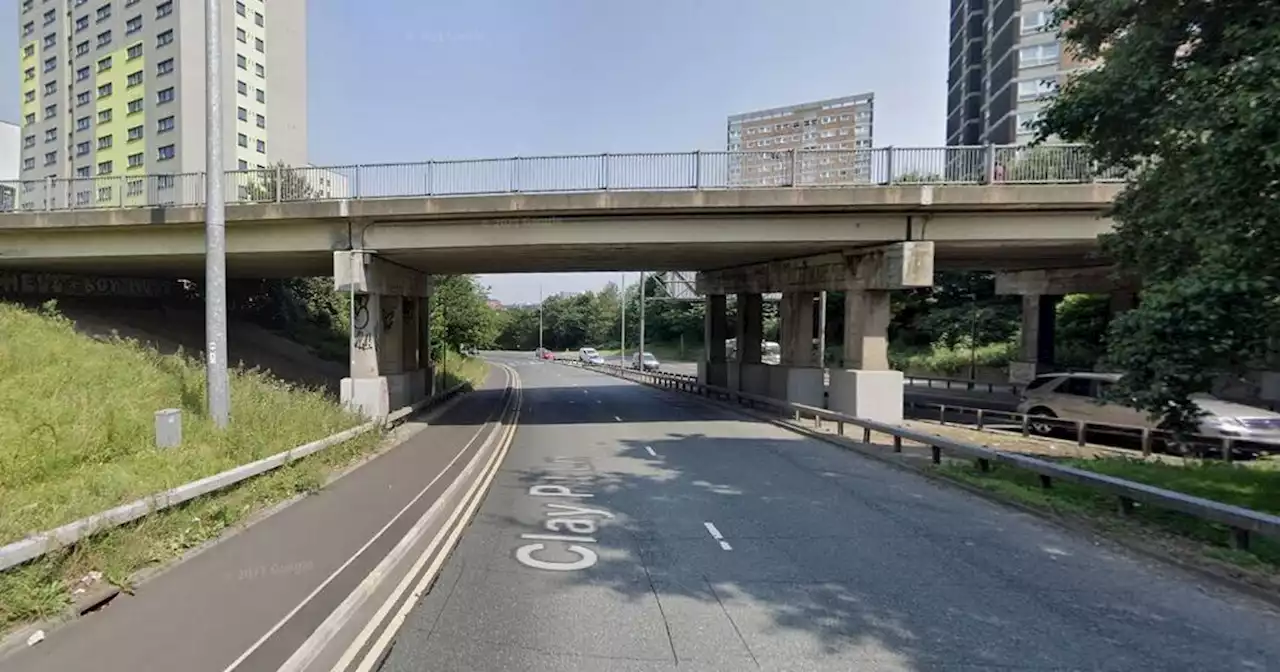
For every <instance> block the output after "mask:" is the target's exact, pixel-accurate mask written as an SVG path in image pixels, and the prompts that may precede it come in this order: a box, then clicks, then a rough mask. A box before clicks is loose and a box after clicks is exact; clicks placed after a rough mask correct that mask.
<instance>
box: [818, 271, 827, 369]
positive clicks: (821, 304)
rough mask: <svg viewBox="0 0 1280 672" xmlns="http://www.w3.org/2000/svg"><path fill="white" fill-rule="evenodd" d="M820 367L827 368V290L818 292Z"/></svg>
mask: <svg viewBox="0 0 1280 672" xmlns="http://www.w3.org/2000/svg"><path fill="white" fill-rule="evenodd" d="M818 368H820V369H825V368H827V290H825V289H824V290H822V291H821V292H819V293H818Z"/></svg>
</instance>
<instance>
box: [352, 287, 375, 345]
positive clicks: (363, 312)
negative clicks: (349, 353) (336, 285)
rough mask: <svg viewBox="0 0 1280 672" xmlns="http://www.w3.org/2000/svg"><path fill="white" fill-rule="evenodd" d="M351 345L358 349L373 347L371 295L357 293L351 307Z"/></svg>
mask: <svg viewBox="0 0 1280 672" xmlns="http://www.w3.org/2000/svg"><path fill="white" fill-rule="evenodd" d="M351 331H352V334H351V347H353V348H355V349H356V350H363V351H368V350H372V349H373V330H371V329H369V297H368V295H366V294H356V296H355V303H354V304H353V305H352V309H351Z"/></svg>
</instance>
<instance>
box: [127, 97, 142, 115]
mask: <svg viewBox="0 0 1280 672" xmlns="http://www.w3.org/2000/svg"><path fill="white" fill-rule="evenodd" d="M141 111H142V99H141V98H134V99H133V100H131V101H129V114H137V113H139V112H141Z"/></svg>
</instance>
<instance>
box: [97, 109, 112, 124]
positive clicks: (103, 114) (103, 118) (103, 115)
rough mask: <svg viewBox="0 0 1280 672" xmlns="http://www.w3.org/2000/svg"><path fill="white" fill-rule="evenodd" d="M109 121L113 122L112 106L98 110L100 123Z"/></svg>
mask: <svg viewBox="0 0 1280 672" xmlns="http://www.w3.org/2000/svg"><path fill="white" fill-rule="evenodd" d="M109 123H111V108H107V109H105V110H98V124H99V125H101V124H109Z"/></svg>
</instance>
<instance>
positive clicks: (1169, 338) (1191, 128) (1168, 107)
mask: <svg viewBox="0 0 1280 672" xmlns="http://www.w3.org/2000/svg"><path fill="white" fill-rule="evenodd" d="M1055 23H1056V25H1057V26H1058V27H1059V29H1060V31H1061V33H1062V35H1063V36H1064V37H1065V38H1066V40H1067V42H1068V43H1069V45H1070V50H1071V51H1073V52H1074V54H1075V56H1076V57H1077V58H1078V59H1080V60H1083V61H1086V62H1097V63H1098V65H1097V67H1095V68H1090V69H1085V70H1082V71H1079V72H1078V74H1076V75H1075V76H1073V77H1072V78H1071V79H1070V80H1069V82H1068V83H1067V85H1066V86H1064V87H1063V89H1062V91H1061V92H1060V94H1059V95H1058V96H1057V97H1056V99H1055V100H1053V101H1052V102H1051V103H1050V104H1049V105H1048V107H1047V109H1046V111H1045V113H1044V115H1043V116H1042V117H1041V119H1040V121H1039V122H1038V133H1039V136H1040V137H1041V138H1046V137H1049V136H1051V135H1056V136H1058V137H1060V138H1062V139H1063V140H1066V141H1068V142H1083V143H1085V144H1086V145H1088V147H1089V148H1090V150H1091V155H1092V157H1093V158H1094V159H1095V160H1096V161H1098V163H1099V164H1100V166H1101V167H1102V168H1104V169H1116V170H1123V171H1130V175H1131V177H1129V179H1128V182H1127V183H1126V186H1125V189H1124V191H1123V192H1122V193H1121V194H1120V195H1119V197H1118V198H1117V199H1116V202H1115V204H1114V206H1113V208H1112V212H1111V216H1112V219H1113V221H1114V222H1115V226H1116V228H1115V231H1114V233H1113V234H1112V235H1109V236H1107V237H1106V239H1105V240H1104V241H1103V243H1104V249H1105V251H1106V252H1107V253H1109V254H1110V255H1111V256H1112V257H1114V259H1115V260H1116V262H1117V263H1118V265H1119V266H1120V268H1121V270H1122V271H1123V272H1125V273H1127V274H1130V275H1131V276H1132V277H1137V278H1141V280H1142V290H1141V294H1140V299H1139V305H1138V307H1137V308H1136V309H1134V310H1131V311H1128V312H1127V313H1125V314H1124V315H1122V316H1120V317H1119V318H1118V319H1116V320H1115V321H1114V322H1113V323H1112V325H1111V328H1110V333H1109V336H1108V351H1109V352H1108V356H1109V359H1110V360H1111V362H1112V364H1113V366H1117V367H1122V368H1123V369H1124V370H1126V371H1127V374H1128V375H1127V376H1126V378H1125V380H1124V382H1123V383H1122V385H1121V387H1122V388H1123V389H1120V390H1117V393H1118V394H1120V395H1124V398H1127V399H1132V400H1134V403H1136V404H1137V405H1138V406H1139V407H1140V408H1143V409H1145V410H1148V411H1150V412H1151V413H1152V414H1153V415H1154V416H1158V417H1164V418H1166V419H1167V420H1168V421H1170V424H1172V425H1174V426H1175V427H1178V428H1182V429H1186V428H1189V427H1190V426H1191V425H1192V422H1193V420H1194V418H1195V417H1196V416H1197V415H1198V414H1199V409H1198V408H1197V407H1196V406H1195V405H1194V404H1193V403H1192V402H1191V401H1190V399H1189V397H1190V396H1191V395H1192V394H1194V393H1197V392H1204V391H1208V390H1209V389H1211V386H1212V385H1213V382H1214V380H1215V378H1217V377H1218V376H1220V375H1221V374H1223V373H1227V372H1239V371H1240V370H1242V369H1244V368H1246V367H1248V366H1250V365H1254V364H1256V363H1257V362H1259V361H1261V360H1263V359H1264V358H1265V357H1266V355H1267V351H1268V344H1269V341H1271V340H1272V339H1273V337H1274V336H1275V325H1276V324H1278V323H1280V320H1277V318H1278V317H1280V310H1278V308H1277V303H1276V299H1275V297H1276V296H1278V295H1280V256H1277V255H1276V250H1280V225H1277V224H1278V223H1280V115H1277V114H1276V112H1275V110H1276V109H1277V105H1280V95H1278V94H1277V91H1278V90H1280V89H1277V87H1276V82H1278V81H1280V2H1278V1H1277V0H1213V1H1210V0H1124V1H1118V0H1060V2H1059V3H1058V5H1057V8H1056V10H1055Z"/></svg>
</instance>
